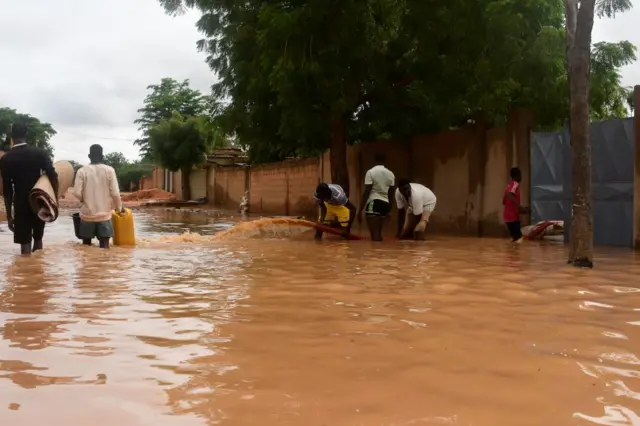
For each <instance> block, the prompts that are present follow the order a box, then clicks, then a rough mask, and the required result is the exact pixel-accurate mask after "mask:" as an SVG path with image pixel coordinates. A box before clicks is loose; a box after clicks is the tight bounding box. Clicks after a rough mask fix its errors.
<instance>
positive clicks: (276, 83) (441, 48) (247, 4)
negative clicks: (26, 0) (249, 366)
mask: <svg viewBox="0 0 640 426" xmlns="http://www.w3.org/2000/svg"><path fill="white" fill-rule="evenodd" d="M159 1H160V2H161V3H162V4H163V6H164V7H165V9H166V10H167V11H168V12H169V13H179V12H181V11H183V10H185V8H190V7H191V8H196V9H198V10H199V12H200V13H201V19H200V20H199V22H198V28H199V29H200V30H201V31H202V32H203V33H204V35H205V36H206V39H205V40H203V41H201V42H200V45H199V47H200V48H201V49H202V50H204V51H206V52H207V53H208V54H209V56H208V58H207V61H208V63H209V65H210V66H211V68H212V69H213V70H214V71H215V72H216V73H217V74H218V76H219V82H218V83H217V84H216V85H214V95H215V97H216V99H229V102H228V103H227V104H226V105H217V109H216V111H219V112H221V113H222V114H221V117H220V118H219V119H220V123H221V124H222V126H223V127H224V128H225V130H227V131H229V132H230V133H234V134H235V135H236V136H237V137H238V139H239V140H240V142H241V143H242V144H244V145H246V146H247V147H248V149H249V157H250V159H251V160H253V161H271V160H278V159H282V158H283V157H286V156H290V155H301V156H306V155H315V154H317V153H319V152H321V151H323V150H325V149H326V148H329V147H330V148H331V155H332V157H331V168H332V171H331V174H332V180H333V181H334V182H337V183H340V184H342V185H343V186H347V183H348V176H347V174H346V172H347V168H346V155H345V152H346V142H347V140H348V141H349V142H352V143H353V142H357V141H367V140H373V139H377V138H380V137H400V138H402V137H407V136H410V135H412V134H416V133H422V132H431V131H438V130H441V129H445V128H450V127H452V126H458V125H460V124H461V123H464V122H465V121H466V120H467V119H468V118H469V117H470V116H473V115H474V114H475V113H477V112H478V111H483V113H484V115H485V116H486V117H487V118H489V119H490V120H492V121H493V122H494V123H495V124H501V123H502V122H504V121H505V119H506V115H507V113H508V112H509V111H510V110H511V109H512V108H513V107H515V106H525V107H528V108H532V109H533V110H534V112H535V114H536V117H537V119H538V122H539V124H541V125H542V126H544V127H557V126H559V125H561V124H562V123H563V122H564V121H565V119H566V118H567V117H568V87H567V71H566V69H567V64H566V57H565V45H564V8H563V3H562V1H561V0H551V1H547V0H521V1H512V0H483V1H475V2H468V1H462V0H452V1H448V2H437V3H434V2H430V1H426V2H425V1H422V0H342V1H326V0H309V1H304V2H290V1H286V2H285V1H269V2H264V1H262V0H247V1H244V2H235V1H231V0H159ZM611 1H612V0H602V1H601V2H600V5H601V9H602V10H603V11H604V10H607V9H608V8H610V7H611V6H610V4H609V3H610V2H611ZM626 1H628V0H626ZM616 45H617V47H616ZM616 45H613V44H612V45H605V44H603V45H601V46H594V50H596V51H598V52H600V53H601V54H602V55H600V56H598V55H594V64H595V63H597V62H598V61H601V62H600V63H601V64H602V65H603V66H602V67H599V66H595V65H594V69H593V73H594V74H596V73H597V74H598V77H594V81H596V80H598V81H599V82H601V83H598V84H597V85H594V88H593V90H594V91H597V93H598V96H595V95H594V97H593V102H594V104H595V105H594V109H593V110H594V117H604V116H611V115H615V114H620V113H621V109H620V105H621V104H620V101H621V100H624V97H623V96H622V94H623V92H622V91H620V90H613V87H618V88H619V78H618V76H617V70H618V68H619V66H620V65H621V64H623V63H625V62H628V61H631V60H633V58H634V56H633V55H634V52H633V49H629V48H628V47H629V46H628V45H623V44H619V43H618V44H616ZM614 57H617V60H616V61H613V60H612V58H614ZM596 103H597V104H596ZM346 189H348V187H347V188H346Z"/></svg>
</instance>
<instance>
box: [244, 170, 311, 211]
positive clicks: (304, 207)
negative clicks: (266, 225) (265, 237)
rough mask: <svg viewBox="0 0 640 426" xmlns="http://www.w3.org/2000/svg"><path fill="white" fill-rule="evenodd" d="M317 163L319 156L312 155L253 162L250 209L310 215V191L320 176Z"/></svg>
mask: <svg viewBox="0 0 640 426" xmlns="http://www.w3.org/2000/svg"><path fill="white" fill-rule="evenodd" d="M320 165H321V163H320V160H319V159H318V158H312V159H301V160H289V161H284V162H281V163H273V164H262V165H258V166H252V167H251V169H250V173H249V179H250V183H249V188H250V193H251V196H250V207H249V209H250V211H251V212H252V213H257V214H284V215H312V216H313V215H314V214H315V210H316V207H315V203H314V201H313V192H314V191H315V188H316V186H317V185H318V182H319V179H320V173H321V172H320Z"/></svg>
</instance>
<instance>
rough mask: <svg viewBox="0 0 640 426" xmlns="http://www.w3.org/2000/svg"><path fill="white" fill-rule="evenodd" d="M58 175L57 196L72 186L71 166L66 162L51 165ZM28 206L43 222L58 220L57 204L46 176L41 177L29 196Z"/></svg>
mask: <svg viewBox="0 0 640 426" xmlns="http://www.w3.org/2000/svg"><path fill="white" fill-rule="evenodd" d="M53 167H54V168H55V169H56V173H57V174H58V196H60V195H62V194H65V193H66V192H67V190H68V189H69V188H70V187H71V185H72V184H73V166H72V165H71V163H69V162H68V161H56V162H55V163H54V165H53ZM29 205H31V209H32V210H33V211H34V212H35V214H37V215H38V217H39V218H40V220H42V221H43V222H47V223H49V222H53V221H55V220H56V219H57V218H58V202H57V201H56V196H55V194H54V192H53V187H52V186H51V182H50V181H49V178H48V177H47V175H42V176H41V177H40V179H38V182H37V183H36V184H35V186H34V187H33V189H32V190H31V193H30V194H29Z"/></svg>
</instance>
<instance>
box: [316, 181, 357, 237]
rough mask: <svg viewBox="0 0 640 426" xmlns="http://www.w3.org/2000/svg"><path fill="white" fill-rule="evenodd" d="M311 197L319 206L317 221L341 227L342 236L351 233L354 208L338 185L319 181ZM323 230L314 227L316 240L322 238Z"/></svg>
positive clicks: (354, 213)
mask: <svg viewBox="0 0 640 426" xmlns="http://www.w3.org/2000/svg"><path fill="white" fill-rule="evenodd" d="M313 198H314V199H315V200H316V202H317V203H318V206H319V207H320V216H319V218H318V223H320V224H322V225H327V226H331V227H332V228H339V229H341V230H342V231H343V232H342V236H343V237H347V236H348V235H349V234H350V233H351V225H352V224H353V220H354V219H355V217H356V208H355V206H354V205H353V204H351V202H350V201H349V198H348V197H347V194H345V192H344V189H342V187H341V186H340V185H335V184H327V183H324V182H323V183H321V184H319V185H318V186H317V188H316V192H315V193H314V194H313ZM322 234H323V232H322V231H321V230H319V229H316V235H315V239H316V240H321V239H322Z"/></svg>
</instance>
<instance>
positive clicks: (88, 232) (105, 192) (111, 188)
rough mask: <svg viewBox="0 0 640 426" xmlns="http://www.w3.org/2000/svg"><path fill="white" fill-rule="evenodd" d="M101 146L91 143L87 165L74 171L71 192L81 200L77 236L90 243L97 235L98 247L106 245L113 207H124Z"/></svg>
mask: <svg viewBox="0 0 640 426" xmlns="http://www.w3.org/2000/svg"><path fill="white" fill-rule="evenodd" d="M103 159H104V157H103V153H102V147H101V146H100V145H91V147H90V148H89V160H90V161H91V163H90V164H89V165H88V166H84V167H82V168H81V169H80V170H78V173H77V174H76V180H75V183H74V186H73V195H75V196H76V197H77V198H78V200H80V202H81V203H82V207H81V208H80V232H79V234H80V237H81V238H82V243H83V244H85V245H89V246H90V245H91V240H92V239H93V238H97V239H98V241H99V243H100V248H105V249H106V248H109V239H110V238H111V237H113V225H112V224H111V216H112V213H113V210H117V211H123V210H124V209H123V207H122V200H121V198H120V189H119V188H118V178H117V177H116V171H115V170H114V169H113V167H111V166H107V165H106V164H104V163H103Z"/></svg>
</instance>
